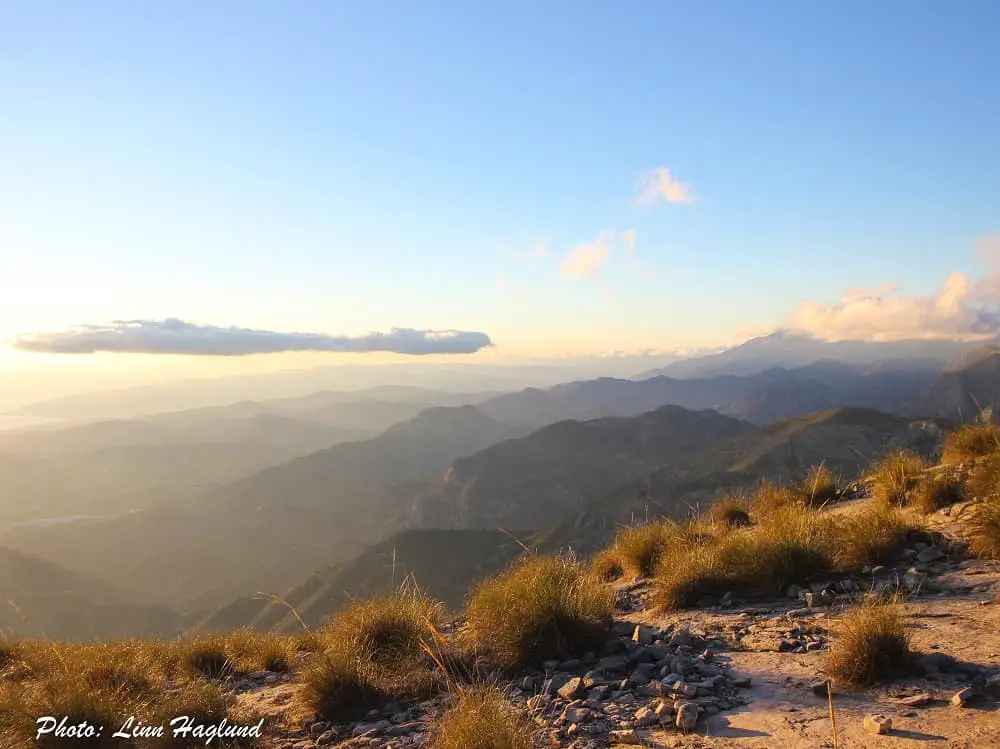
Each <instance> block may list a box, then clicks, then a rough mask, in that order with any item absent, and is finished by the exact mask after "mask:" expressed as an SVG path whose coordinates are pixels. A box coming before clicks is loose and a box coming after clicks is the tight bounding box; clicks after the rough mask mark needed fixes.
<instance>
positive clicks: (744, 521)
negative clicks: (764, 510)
mask: <svg viewBox="0 0 1000 749" xmlns="http://www.w3.org/2000/svg"><path fill="white" fill-rule="evenodd" d="M705 520H706V521H707V522H708V523H709V524H710V525H712V526H714V527H716V528H722V529H724V530H730V529H732V528H743V527H745V526H747V525H750V507H749V505H748V503H747V501H746V500H745V499H742V498H741V497H737V496H735V495H732V494H729V495H724V496H722V497H719V498H718V499H717V500H716V501H715V502H713V503H712V505H711V506H710V507H709V508H708V511H707V512H706V513H705Z"/></svg>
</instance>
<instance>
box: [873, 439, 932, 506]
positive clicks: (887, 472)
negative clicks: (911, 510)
mask: <svg viewBox="0 0 1000 749" xmlns="http://www.w3.org/2000/svg"><path fill="white" fill-rule="evenodd" d="M926 468H927V466H926V464H925V463H924V460H923V458H921V457H920V456H919V455H916V454H915V453H912V452H908V451H906V450H897V451H896V452H894V453H891V454H890V455H887V456H886V457H885V458H883V459H882V460H881V461H880V462H879V463H876V464H875V466H873V467H872V470H871V474H870V475H871V479H872V498H873V499H874V500H875V501H876V502H879V503H881V504H885V505H894V506H896V507H902V506H903V505H905V504H907V495H908V494H909V492H910V490H911V489H913V487H914V486H916V484H917V480H918V478H919V477H920V474H922V473H923V472H924V471H925V470H926Z"/></svg>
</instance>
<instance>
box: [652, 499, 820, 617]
mask: <svg viewBox="0 0 1000 749" xmlns="http://www.w3.org/2000/svg"><path fill="white" fill-rule="evenodd" d="M831 543H832V539H831V524H830V522H829V521H828V520H827V519H826V518H824V517H822V516H820V515H819V514H818V513H815V512H812V511H810V510H808V509H805V508H802V507H800V506H795V505H789V506H785V507H782V508H774V509H772V510H771V512H769V513H768V514H766V515H765V516H764V518H763V519H762V520H761V522H760V523H758V524H757V525H756V526H753V527H751V528H745V529H740V530H735V531H733V532H731V533H727V534H725V535H720V536H718V537H717V538H716V539H715V540H714V541H713V542H712V543H709V544H707V545H702V546H691V545H689V546H686V547H679V548H677V549H676V551H675V552H674V553H673V554H672V555H670V556H667V557H664V559H663V561H662V563H661V565H660V569H659V573H658V574H657V577H656V579H655V598H656V601H657V603H658V605H659V606H660V607H661V608H663V609H665V610H675V609H679V608H684V607H687V606H691V605H693V604H695V603H697V601H698V599H700V598H701V597H702V596H705V595H714V594H717V593H721V592H724V591H728V590H737V591H740V592H744V593H746V592H755V593H766V594H774V593H777V592H779V591H780V590H781V589H782V588H783V587H784V586H785V585H788V584H789V583H792V582H802V581H806V580H809V579H811V578H813V577H816V576H821V575H824V574H826V573H828V572H829V571H830V569H831V566H832V555H831Z"/></svg>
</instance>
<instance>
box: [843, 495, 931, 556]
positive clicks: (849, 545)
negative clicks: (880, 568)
mask: <svg viewBox="0 0 1000 749" xmlns="http://www.w3.org/2000/svg"><path fill="white" fill-rule="evenodd" d="M920 528H921V524H920V522H919V521H918V520H917V519H916V518H915V517H913V515H912V514H910V513H907V512H906V511H904V510H900V509H898V508H896V507H893V506H891V505H884V504H868V505H865V506H864V507H863V508H862V509H861V510H860V511H858V512H854V513H850V514H848V515H845V516H844V517H841V518H837V520H836V531H835V532H836V541H835V543H834V548H835V558H836V562H837V567H839V568H840V569H842V570H845V571H851V570H860V569H861V568H862V567H865V566H867V565H875V564H881V563H883V562H887V561H889V560H890V559H891V558H892V557H893V555H895V554H896V553H897V552H899V551H901V550H902V549H903V548H904V547H905V546H906V543H907V539H908V536H909V534H911V533H913V532H914V531H918V530H920Z"/></svg>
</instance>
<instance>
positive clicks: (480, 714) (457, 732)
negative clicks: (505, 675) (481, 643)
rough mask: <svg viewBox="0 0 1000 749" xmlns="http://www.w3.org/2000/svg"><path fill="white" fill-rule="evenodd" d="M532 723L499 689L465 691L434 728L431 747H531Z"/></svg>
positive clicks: (509, 748)
mask: <svg viewBox="0 0 1000 749" xmlns="http://www.w3.org/2000/svg"><path fill="white" fill-rule="evenodd" d="M533 728H534V726H533V724H532V722H531V720H530V719H529V718H528V717H527V716H526V715H525V714H524V713H522V712H519V711H518V710H516V709H515V708H514V707H513V706H512V705H510V703H508V702H507V700H505V699H504V697H503V694H501V693H500V691H499V690H497V689H491V688H485V687H481V688H478V689H475V690H472V691H464V692H462V693H461V694H460V695H459V698H458V703H457V704H456V705H455V706H454V707H452V708H451V709H450V710H448V712H446V713H445V714H444V715H443V716H442V718H441V719H440V721H439V722H438V724H437V725H436V726H435V727H434V728H433V729H432V731H433V732H432V736H433V738H432V743H431V747H432V749H531V747H532V732H533Z"/></svg>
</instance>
